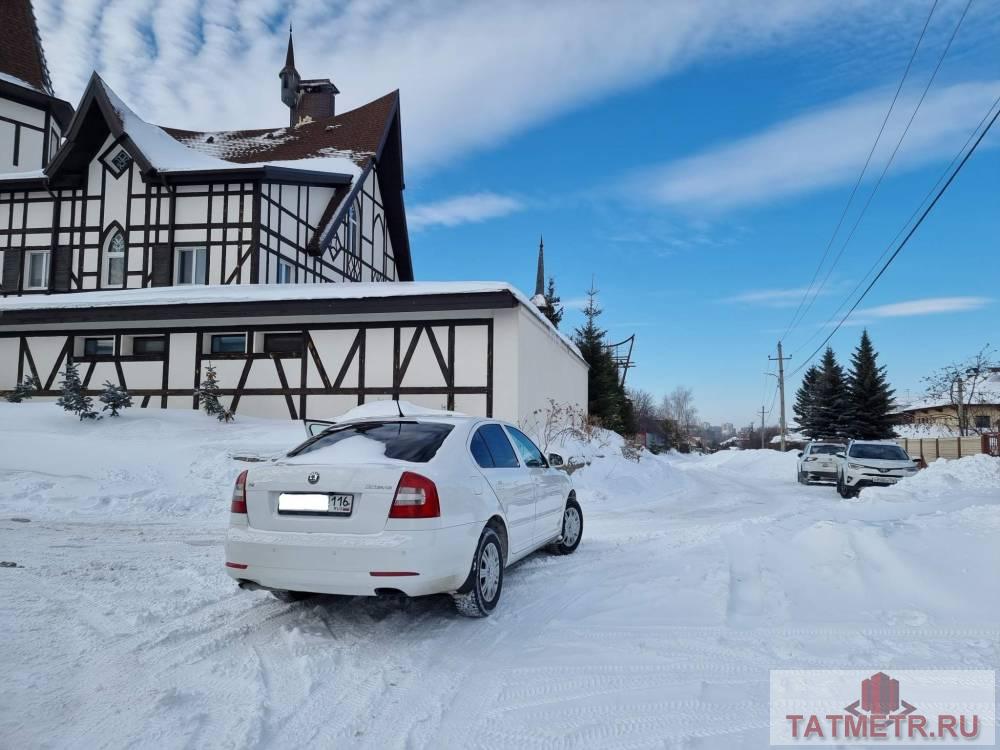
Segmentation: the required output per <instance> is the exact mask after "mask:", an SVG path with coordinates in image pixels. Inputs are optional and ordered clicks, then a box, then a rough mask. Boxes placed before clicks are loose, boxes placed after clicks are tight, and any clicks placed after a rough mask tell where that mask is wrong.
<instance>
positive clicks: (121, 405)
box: [98, 380, 132, 417]
mask: <svg viewBox="0 0 1000 750" xmlns="http://www.w3.org/2000/svg"><path fill="white" fill-rule="evenodd" d="M98 400H99V401H100V402H101V403H102V404H104V409H103V410H104V411H110V412H111V416H112V417H117V416H118V412H120V411H121V410H122V409H128V408H129V407H130V406H132V396H130V395H129V392H128V391H126V390H125V389H124V388H122V387H120V386H119V385H117V384H115V383H112V382H111V381H110V380H106V381H104V391H103V392H102V393H101V396H100V398H99V399H98Z"/></svg>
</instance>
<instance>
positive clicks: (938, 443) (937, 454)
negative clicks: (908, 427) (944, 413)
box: [896, 433, 1000, 463]
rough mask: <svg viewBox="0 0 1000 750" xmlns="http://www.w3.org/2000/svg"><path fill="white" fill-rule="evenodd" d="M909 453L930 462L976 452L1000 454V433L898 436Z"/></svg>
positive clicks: (897, 440) (900, 443)
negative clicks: (927, 436) (951, 435)
mask: <svg viewBox="0 0 1000 750" xmlns="http://www.w3.org/2000/svg"><path fill="white" fill-rule="evenodd" d="M896 442H897V443H899V445H901V446H902V447H903V450H905V451H906V452H907V453H908V454H909V455H911V456H914V457H916V456H920V457H921V458H923V459H924V461H926V462H928V463H930V462H931V461H934V460H936V459H938V458H961V457H962V456H972V455H974V454H976V453H988V454H989V455H991V456H1000V434H997V433H987V434H985V435H969V436H966V437H942V438H896Z"/></svg>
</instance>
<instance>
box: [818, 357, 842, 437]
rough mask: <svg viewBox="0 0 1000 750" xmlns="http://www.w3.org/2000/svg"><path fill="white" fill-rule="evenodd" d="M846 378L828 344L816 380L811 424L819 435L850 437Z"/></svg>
mask: <svg viewBox="0 0 1000 750" xmlns="http://www.w3.org/2000/svg"><path fill="white" fill-rule="evenodd" d="M845 380H846V379H845V376H844V368H843V367H841V366H840V365H839V364H838V363H837V358H836V356H835V355H834V353H833V349H831V348H830V347H827V348H826V352H825V353H824V354H823V361H822V362H820V367H819V377H818V378H817V379H816V397H815V398H816V400H815V407H814V412H813V415H814V420H815V421H814V423H813V424H814V431H815V433H816V435H815V436H816V437H818V438H823V439H825V440H844V439H847V438H849V437H851V435H850V434H849V429H850V418H849V415H848V411H849V409H850V401H849V399H848V396H847V383H846V382H845Z"/></svg>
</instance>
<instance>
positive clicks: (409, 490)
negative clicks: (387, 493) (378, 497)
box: [389, 471, 441, 518]
mask: <svg viewBox="0 0 1000 750" xmlns="http://www.w3.org/2000/svg"><path fill="white" fill-rule="evenodd" d="M440 515H441V502H440V501H439V500H438V492H437V487H435V486H434V482H432V481H431V480H430V479H428V478H427V477H423V476H420V475H419V474H414V473H413V472H412V471H404V472H403V476H402V477H400V478H399V486H398V487H396V496H395V497H394V498H392V507H391V508H390V509H389V518H437V517H438V516H440Z"/></svg>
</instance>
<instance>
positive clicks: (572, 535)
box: [550, 498, 583, 555]
mask: <svg viewBox="0 0 1000 750" xmlns="http://www.w3.org/2000/svg"><path fill="white" fill-rule="evenodd" d="M582 538H583V511H582V510H580V503H578V502H577V501H576V500H574V499H573V498H570V499H569V500H567V501H566V510H564V511H563V525H562V537H560V539H559V541H558V542H556V543H555V544H553V545H552V546H551V547H550V549H551V550H552V551H553V552H555V553H556V554H557V555H569V554H572V553H573V552H575V551H576V548H577V547H579V546H580V540H581V539H582Z"/></svg>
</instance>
